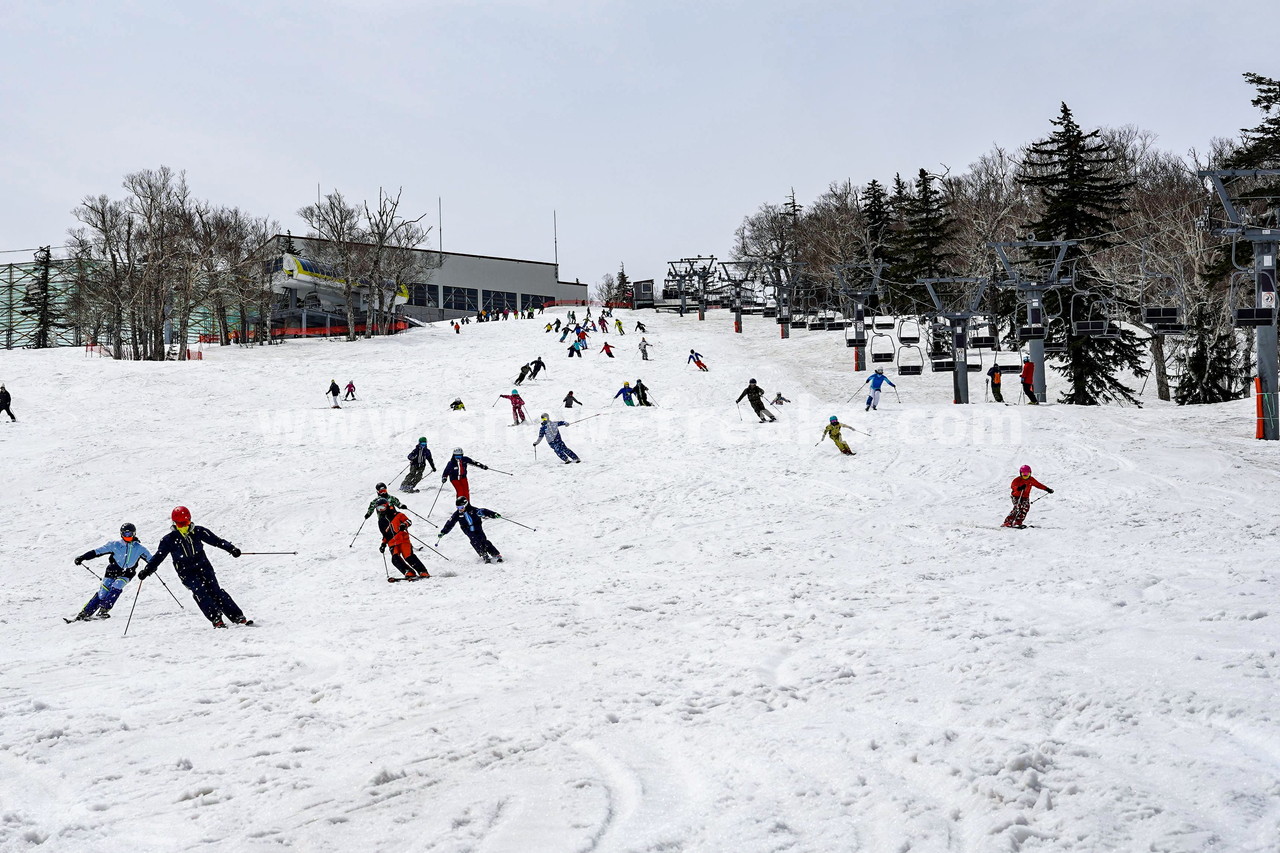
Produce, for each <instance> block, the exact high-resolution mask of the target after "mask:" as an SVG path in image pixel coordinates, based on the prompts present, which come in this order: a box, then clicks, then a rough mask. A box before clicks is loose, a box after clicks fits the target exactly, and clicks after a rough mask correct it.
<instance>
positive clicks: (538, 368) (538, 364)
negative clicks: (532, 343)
mask: <svg viewBox="0 0 1280 853" xmlns="http://www.w3.org/2000/svg"><path fill="white" fill-rule="evenodd" d="M529 367H530V368H531V369H532V370H533V373H532V374H530V376H529V378H530V379H537V378H538V374H539V373H541V372H542V371H544V370H546V369H547V363H546V362H545V361H543V360H542V356H538V357H537V358H535V359H534V360H533V361H532V362H530V363H529Z"/></svg>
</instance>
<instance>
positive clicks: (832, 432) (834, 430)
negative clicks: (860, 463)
mask: <svg viewBox="0 0 1280 853" xmlns="http://www.w3.org/2000/svg"><path fill="white" fill-rule="evenodd" d="M842 426H843V425H842V424H841V423H840V419H839V418H837V417H836V416H835V415H832V416H831V420H830V422H829V423H828V424H827V426H826V429H824V430H823V431H822V438H821V439H819V440H820V441H825V440H826V439H828V438H830V439H831V440H832V441H833V442H835V445H836V447H838V448H840V452H841V453H843V454H844V455H845V456H852V455H853V451H852V450H850V449H849V445H848V444H847V443H846V442H845V440H844V439H843V438H841V437H840V429H841V427H842Z"/></svg>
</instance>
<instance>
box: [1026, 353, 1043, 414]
mask: <svg viewBox="0 0 1280 853" xmlns="http://www.w3.org/2000/svg"><path fill="white" fill-rule="evenodd" d="M1035 378H1036V366H1035V364H1033V363H1032V361H1031V359H1030V357H1024V358H1023V359H1022V393H1024V394H1026V395H1027V402H1029V403H1030V404H1031V405H1033V406H1038V405H1040V402H1039V401H1038V400H1037V399H1036V392H1035V389H1034V388H1032V387H1031V383H1032V382H1033V381H1035Z"/></svg>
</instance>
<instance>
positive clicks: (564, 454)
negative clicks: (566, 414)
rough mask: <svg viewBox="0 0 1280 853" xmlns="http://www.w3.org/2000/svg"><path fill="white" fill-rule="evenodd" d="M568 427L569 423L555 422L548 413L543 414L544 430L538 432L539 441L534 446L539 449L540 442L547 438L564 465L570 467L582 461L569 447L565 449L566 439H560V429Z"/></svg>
mask: <svg viewBox="0 0 1280 853" xmlns="http://www.w3.org/2000/svg"><path fill="white" fill-rule="evenodd" d="M568 425H569V422H568V421H553V420H551V418H550V416H549V415H547V413H546V412H543V413H542V428H541V429H539V430H538V441H535V442H534V443H533V446H534V447H537V446H538V442H540V441H542V439H544V438H545V439H546V440H547V444H549V445H551V449H552V450H554V451H555V452H556V456H559V457H560V458H561V459H562V460H564V464H566V465H568V464H569V463H570V462H581V461H582V460H581V459H579V458H578V454H576V453H574V452H573V451H572V450H570V449H569V448H568V447H565V444H564V439H563V438H561V437H560V427H565V426H568Z"/></svg>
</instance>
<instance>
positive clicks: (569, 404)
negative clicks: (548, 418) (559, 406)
mask: <svg viewBox="0 0 1280 853" xmlns="http://www.w3.org/2000/svg"><path fill="white" fill-rule="evenodd" d="M575 403H576V404H577V405H579V406H581V405H582V401H581V400H579V399H578V398H577V397H575V396H573V392H572V391H570V392H569V393H568V394H567V395H565V398H564V407H565V408H566V409H572V408H573V406H574V404H575Z"/></svg>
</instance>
